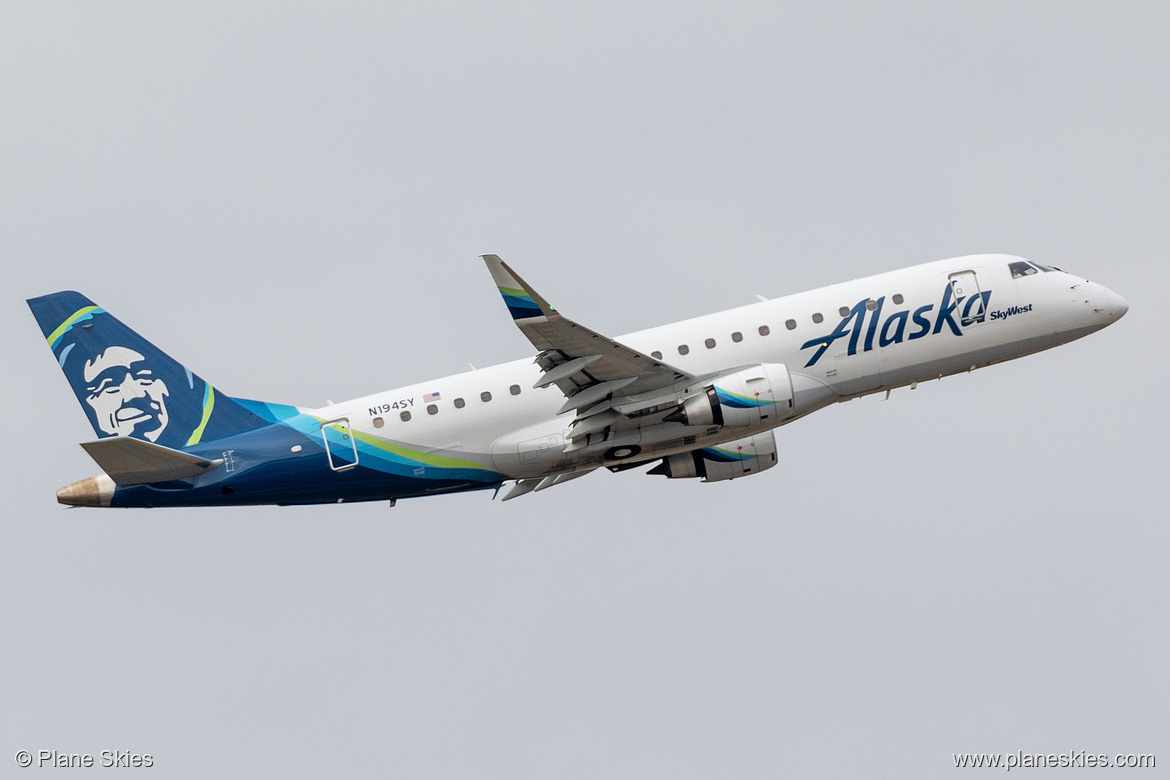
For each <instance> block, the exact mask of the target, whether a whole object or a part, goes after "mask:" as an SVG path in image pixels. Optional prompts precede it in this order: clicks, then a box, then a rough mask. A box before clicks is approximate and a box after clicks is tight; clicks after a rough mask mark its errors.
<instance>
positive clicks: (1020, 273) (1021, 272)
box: [1008, 263, 1040, 279]
mask: <svg viewBox="0 0 1170 780" xmlns="http://www.w3.org/2000/svg"><path fill="white" fill-rule="evenodd" d="M1008 268H1010V269H1012V278H1013V279H1020V278H1022V277H1025V276H1031V275H1032V274H1036V273H1040V272H1039V271H1037V270H1036V269H1035V268H1033V267H1032V266H1031V265H1029V264H1028V263H1012V264H1010V265H1009V266H1008Z"/></svg>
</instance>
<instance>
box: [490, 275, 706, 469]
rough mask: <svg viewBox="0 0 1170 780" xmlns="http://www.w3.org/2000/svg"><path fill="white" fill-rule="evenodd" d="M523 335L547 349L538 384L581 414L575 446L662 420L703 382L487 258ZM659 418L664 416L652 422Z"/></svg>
mask: <svg viewBox="0 0 1170 780" xmlns="http://www.w3.org/2000/svg"><path fill="white" fill-rule="evenodd" d="M482 257H483V259H484V262H486V263H487V267H488V270H490V271H491V274H492V279H493V280H495V283H496V287H498V288H499V290H500V295H502V296H503V297H504V303H505V304H507V306H508V311H509V312H510V313H511V314H512V319H513V320H514V321H515V323H516V325H517V327H519V328H520V332H521V333H523V334H524V335H525V336H526V337H527V338H528V340H529V341H531V342H532V345H533V346H534V347H536V348H537V349H538V350H540V354H539V355H537V357H536V362H537V365H539V366H540V368H541V370H542V371H543V372H544V374H543V375H542V376H541V378H540V380H539V381H538V382H537V383H536V384H535V385H534V387H548V386H549V385H553V384H555V385H556V386H557V387H558V388H560V390H561V392H562V393H564V394H565V398H566V400H565V404H564V406H562V407H561V409H560V412H558V413H564V412H568V411H570V410H576V419H574V420H573V424H572V426H573V427H572V432H571V433H569V434H568V438H569V439H570V440H572V442H573V444H572V445H570V447H569V449H576V448H578V447H582V446H585V445H586V443H587V442H588V437H589V436H590V435H591V434H596V435H597V436H598V437H599V438H600V439H601V440H604V438H605V436H606V435H607V431H608V430H610V429H614V430H617V429H621V428H631V427H639V426H641V425H645V424H652V423H655V422H661V421H662V420H661V418H662V416H663V414H665V413H668V412H669V411H671V410H673V409H674V408H675V407H676V405H677V399H678V397H679V395H680V393H681V392H682V391H683V389H684V388H686V387H687V386H689V385H692V384H694V382H695V381H697V379H698V377H696V376H694V375H693V374H689V373H687V372H686V371H683V370H681V369H679V368H676V367H674V366H672V365H669V364H667V363H663V362H662V361H661V360H656V359H655V358H652V357H650V356H649V355H643V354H642V353H641V352H639V351H637V350H636V349H632V348H630V347H627V346H626V345H624V344H619V343H618V342H616V341H614V340H613V339H610V338H606V337H605V336H602V335H601V334H600V333H596V332H594V331H592V330H590V329H589V328H586V327H584V326H583V325H578V324H577V323H576V322H573V321H572V320H570V319H568V318H567V317H564V316H562V315H561V314H560V313H558V312H557V311H556V310H555V309H553V307H552V306H550V305H549V304H548V302H547V301H546V300H545V299H544V298H542V297H541V296H540V295H539V294H538V293H537V292H536V291H535V290H534V289H532V287H531V286H530V285H529V284H528V283H527V282H525V281H524V280H523V279H521V278H520V277H519V276H518V275H517V274H516V272H515V271H513V270H512V269H511V268H509V267H508V266H507V264H505V263H504V261H503V260H501V259H500V258H499V257H497V256H496V255H483V256H482ZM651 415H656V417H651Z"/></svg>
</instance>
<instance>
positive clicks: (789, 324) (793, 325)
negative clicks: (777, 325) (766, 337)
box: [784, 320, 796, 330]
mask: <svg viewBox="0 0 1170 780" xmlns="http://www.w3.org/2000/svg"><path fill="white" fill-rule="evenodd" d="M784 327H786V328H788V329H789V330H796V320H785V321H784Z"/></svg>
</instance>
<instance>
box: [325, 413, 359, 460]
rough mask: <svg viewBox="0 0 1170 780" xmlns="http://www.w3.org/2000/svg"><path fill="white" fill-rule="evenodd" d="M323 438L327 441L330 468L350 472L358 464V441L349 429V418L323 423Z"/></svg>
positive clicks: (326, 449)
mask: <svg viewBox="0 0 1170 780" xmlns="http://www.w3.org/2000/svg"><path fill="white" fill-rule="evenodd" d="M321 436H322V438H323V439H324V441H325V454H326V456H327V457H328V458H329V468H331V469H333V470H334V471H348V470H349V469H352V468H353V467H354V466H356V465H357V464H358V451H357V440H356V439H354V436H353V431H352V430H351V429H350V427H349V419H348V418H345V417H339V418H337V419H336V420H328V421H326V422H323V423H321Z"/></svg>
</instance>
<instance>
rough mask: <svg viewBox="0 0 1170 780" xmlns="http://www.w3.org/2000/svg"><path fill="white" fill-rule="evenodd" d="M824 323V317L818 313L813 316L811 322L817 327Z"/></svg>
mask: <svg viewBox="0 0 1170 780" xmlns="http://www.w3.org/2000/svg"><path fill="white" fill-rule="evenodd" d="M824 321H825V315H823V314H821V313H820V312H819V311H818V312H817V313H816V314H814V315H813V322H815V323H817V324H818V325H819V324H821V323H822V322H824Z"/></svg>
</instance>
